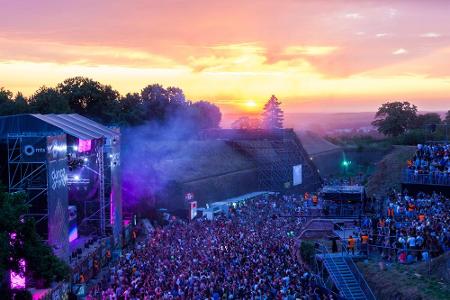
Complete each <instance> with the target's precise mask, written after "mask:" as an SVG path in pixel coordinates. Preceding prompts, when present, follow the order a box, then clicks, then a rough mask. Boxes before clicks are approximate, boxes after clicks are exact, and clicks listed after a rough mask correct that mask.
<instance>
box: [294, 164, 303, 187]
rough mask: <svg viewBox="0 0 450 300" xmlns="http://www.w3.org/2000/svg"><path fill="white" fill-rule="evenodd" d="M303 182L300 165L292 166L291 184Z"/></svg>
mask: <svg viewBox="0 0 450 300" xmlns="http://www.w3.org/2000/svg"><path fill="white" fill-rule="evenodd" d="M302 183H303V173H302V165H296V166H293V167H292V185H293V186H296V185H299V184H302Z"/></svg>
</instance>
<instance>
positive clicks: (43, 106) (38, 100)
mask: <svg viewBox="0 0 450 300" xmlns="http://www.w3.org/2000/svg"><path fill="white" fill-rule="evenodd" d="M29 105H30V109H31V111H32V112H33V113H40V114H66V113H70V112H71V110H70V106H69V102H68V101H67V98H66V97H64V96H63V95H61V93H60V92H59V91H58V90H57V89H54V88H48V87H45V86H42V87H40V88H39V89H38V90H37V91H36V92H35V93H34V94H33V96H31V97H30V103H29Z"/></svg>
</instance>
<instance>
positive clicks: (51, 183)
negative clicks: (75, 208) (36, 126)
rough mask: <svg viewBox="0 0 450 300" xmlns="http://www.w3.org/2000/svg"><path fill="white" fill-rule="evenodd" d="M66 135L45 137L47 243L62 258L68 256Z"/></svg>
mask: <svg viewBox="0 0 450 300" xmlns="http://www.w3.org/2000/svg"><path fill="white" fill-rule="evenodd" d="M65 149H66V136H65V135H60V136H51V137H48V138H47V160H48V161H47V172H48V190H47V206H48V243H49V245H50V246H52V247H53V249H54V251H55V253H56V254H57V255H58V256H59V257H60V258H62V259H65V260H67V259H68V258H69V221H68V220H69V213H68V205H69V200H68V185H67V173H68V168H67V156H66V150H65Z"/></svg>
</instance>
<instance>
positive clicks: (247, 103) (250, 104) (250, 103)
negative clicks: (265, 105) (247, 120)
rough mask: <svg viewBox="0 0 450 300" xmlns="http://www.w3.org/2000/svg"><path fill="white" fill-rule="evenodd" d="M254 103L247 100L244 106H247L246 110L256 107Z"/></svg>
mask: <svg viewBox="0 0 450 300" xmlns="http://www.w3.org/2000/svg"><path fill="white" fill-rule="evenodd" d="M256 105H257V104H256V102H255V101H253V100H247V102H245V106H247V107H248V108H254V107H256Z"/></svg>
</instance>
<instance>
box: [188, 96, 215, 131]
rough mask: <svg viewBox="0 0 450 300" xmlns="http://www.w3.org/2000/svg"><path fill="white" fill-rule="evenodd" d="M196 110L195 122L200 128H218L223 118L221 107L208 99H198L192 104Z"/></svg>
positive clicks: (192, 107)
mask: <svg viewBox="0 0 450 300" xmlns="http://www.w3.org/2000/svg"><path fill="white" fill-rule="evenodd" d="M191 110H193V112H194V120H193V121H194V122H196V123H197V127H198V128H199V129H209V128H218V127H219V126H220V121H221V119H222V113H221V112H220V109H219V107H217V105H214V104H212V103H210V102H207V101H198V102H194V103H192V104H191Z"/></svg>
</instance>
